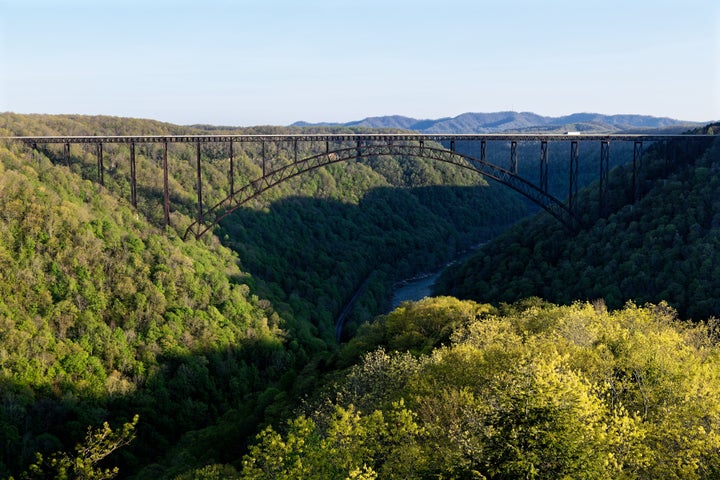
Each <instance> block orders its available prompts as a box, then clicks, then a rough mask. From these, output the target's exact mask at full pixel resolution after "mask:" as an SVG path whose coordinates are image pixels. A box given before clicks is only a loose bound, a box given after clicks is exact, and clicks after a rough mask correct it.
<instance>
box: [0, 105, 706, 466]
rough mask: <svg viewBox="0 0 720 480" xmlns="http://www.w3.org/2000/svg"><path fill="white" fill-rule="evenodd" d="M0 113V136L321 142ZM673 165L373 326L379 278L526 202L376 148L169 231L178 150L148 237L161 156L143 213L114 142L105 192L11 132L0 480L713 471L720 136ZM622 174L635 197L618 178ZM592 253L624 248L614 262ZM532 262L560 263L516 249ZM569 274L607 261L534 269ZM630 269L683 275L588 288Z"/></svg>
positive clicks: (210, 161) (545, 223)
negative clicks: (167, 202)
mask: <svg viewBox="0 0 720 480" xmlns="http://www.w3.org/2000/svg"><path fill="white" fill-rule="evenodd" d="M0 117H1V118H0V125H2V126H3V127H0V136H4V135H55V134H67V135H94V134H102V135H140V134H153V135H163V134H168V135H170V134H204V133H213V134H215V133H298V132H307V133H309V132H327V131H330V129H328V128H320V127H312V128H306V129H300V128H287V129H281V128H279V127H256V128H251V129H228V128H220V127H210V126H196V127H181V126H176V125H170V124H164V123H160V122H154V121H149V120H137V119H123V118H116V117H87V116H71V115H16V114H9V113H5V114H2V115H1V116H0ZM332 131H338V130H332ZM348 131H349V130H348ZM353 131H361V130H359V129H355V130H353ZM362 131H367V130H362ZM260 149H261V147H260V145H247V146H245V147H244V148H243V149H242V151H241V152H238V153H237V154H236V161H237V162H238V163H237V167H238V168H237V171H236V178H235V179H234V180H235V182H236V183H237V182H242V181H243V180H248V179H251V178H254V177H255V176H257V173H258V171H260V159H261V152H260ZM664 151H665V152H666V151H667V150H662V149H660V148H657V149H655V150H653V149H648V151H647V152H646V154H645V156H644V161H645V166H646V168H647V170H646V174H645V177H644V178H645V180H646V182H645V183H644V184H643V188H642V195H641V197H640V198H639V199H638V200H637V201H634V202H630V203H628V202H626V198H625V197H622V196H620V195H618V196H617V197H614V198H615V200H614V201H613V202H614V203H613V205H612V206H611V213H609V214H608V215H607V217H606V218H603V219H600V220H599V221H598V222H597V223H595V224H594V226H592V227H591V228H590V229H589V230H588V231H585V232H579V233H574V234H570V233H566V232H563V231H562V229H560V228H558V225H557V224H553V223H552V221H551V219H549V218H546V216H545V215H540V216H538V217H537V218H533V219H531V220H525V221H522V222H521V223H519V224H517V225H518V226H517V227H515V228H514V229H513V228H511V229H510V230H508V232H507V233H505V234H502V235H501V236H500V237H498V240H497V241H494V242H490V243H489V244H488V245H487V246H485V247H484V248H483V249H481V250H480V253H479V254H478V256H477V257H476V258H475V259H474V260H473V262H478V260H477V259H481V260H480V261H481V262H483V263H482V264H480V265H479V264H477V263H476V264H475V265H476V266H462V267H460V268H459V269H458V270H455V271H453V272H452V273H451V274H450V275H448V276H447V277H445V279H444V281H443V285H444V288H445V289H446V290H447V291H452V292H453V294H456V295H458V296H464V297H467V298H476V299H477V300H478V301H479V302H481V303H475V302H474V301H470V300H467V301H461V300H457V299H455V298H451V297H440V298H436V299H426V300H423V301H420V302H414V303H412V302H409V303H405V304H403V305H402V306H401V307H399V308H398V309H396V310H394V311H393V312H390V313H387V314H385V315H380V316H378V315H379V314H381V313H384V312H387V310H388V306H389V303H388V302H389V296H390V293H391V290H392V287H393V284H394V283H396V282H397V281H398V280H402V279H404V278H407V277H410V276H413V275H416V274H418V273H421V272H425V271H429V270H432V269H435V268H437V267H438V266H441V265H444V264H446V263H447V262H448V261H450V260H452V259H453V258H455V257H456V256H458V254H460V253H461V252H463V251H465V250H467V249H469V248H471V247H473V246H474V245H476V244H477V243H480V242H484V241H486V240H489V239H491V238H494V237H497V236H498V235H500V234H501V232H502V231H503V230H506V229H507V228H508V226H510V225H512V224H515V223H517V222H518V220H519V219H520V218H522V217H523V216H525V215H527V213H528V212H529V211H530V210H531V209H529V208H528V205H527V204H526V202H525V201H524V200H522V199H520V198H518V196H517V195H515V194H512V193H511V192H509V190H508V189H505V188H503V187H501V186H498V185H496V184H493V183H488V182H486V181H485V180H484V179H483V178H480V177H479V176H477V175H476V174H473V173H471V172H468V171H463V170H462V169H458V168H456V167H453V166H449V165H444V164H435V163H432V162H430V161H419V160H414V159H407V158H398V157H392V158H391V157H379V158H370V159H365V160H360V161H352V162H346V163H342V164H336V165H331V166H328V167H324V168H321V169H318V170H316V171H314V172H311V173H308V174H306V175H303V176H301V177H298V178H297V179H293V180H291V181H288V182H286V183H284V184H282V185H280V186H278V187H277V188H275V189H272V190H270V191H268V192H267V193H266V194H265V195H263V196H261V197H260V198H258V199H256V200H254V201H252V202H250V203H249V204H247V205H245V206H244V207H243V208H241V209H238V210H237V211H235V212H234V213H233V214H232V215H231V216H229V217H227V218H226V219H225V220H223V222H222V223H221V225H220V226H219V227H218V228H217V230H216V231H215V232H214V233H215V234H214V235H209V236H206V237H202V238H201V239H198V240H195V239H190V240H187V241H183V240H182V239H181V235H182V233H183V232H184V230H185V227H186V226H187V225H188V224H189V223H190V222H191V221H192V219H193V216H194V215H195V208H196V206H195V205H196V199H197V197H196V185H195V178H196V177H195V173H196V172H195V164H194V158H195V157H194V155H195V152H194V146H193V145H172V147H171V149H170V152H169V163H170V174H171V178H170V190H171V204H172V211H171V218H170V224H169V225H165V224H164V218H163V208H162V169H161V160H162V151H161V149H160V148H159V147H157V146H153V145H144V146H139V147H138V156H137V162H138V163H137V164H138V168H137V170H138V208H137V209H135V208H133V207H132V206H131V205H130V183H129V165H128V160H127V159H128V154H129V152H128V149H127V147H126V146H123V145H119V144H117V145H106V146H105V151H104V155H105V171H104V182H105V186H104V187H100V186H99V185H98V184H97V182H96V175H97V164H96V158H95V152H94V150H93V149H91V148H89V147H88V148H84V147H80V146H77V147H76V146H74V147H73V150H72V155H71V162H70V165H65V162H64V158H63V151H62V145H60V146H53V145H41V146H39V148H38V149H37V150H36V151H34V150H32V149H30V148H28V147H26V146H24V145H22V144H18V143H13V142H6V143H2V144H0V216H1V220H0V262H1V263H2V268H0V439H1V441H0V478H7V477H13V478H18V479H19V478H112V477H119V478H137V479H143V478H153V479H158V478H168V479H190V478H206V479H220V478H288V479H290V478H340V479H344V478H367V479H370V478H518V477H525V478H547V477H566V478H569V477H573V478H574V477H577V476H585V477H592V478H658V477H662V478H714V477H715V476H717V475H718V473H719V472H720V460H718V459H719V458H720V456H719V455H720V450H719V449H720V440H718V439H719V438H720V424H719V423H718V422H720V403H718V401H717V399H718V398H720V395H718V392H720V385H718V378H720V372H719V371H718V370H717V367H716V365H718V362H717V356H718V354H719V353H720V351H718V347H717V325H716V323H717V322H716V320H715V319H714V318H712V316H713V315H717V314H718V303H717V300H715V299H714V298H713V294H714V293H715V292H717V291H718V288H717V285H716V284H714V283H712V282H714V281H716V279H717V278H718V275H716V274H717V273H718V266H717V261H716V259H715V255H714V252H715V251H716V250H715V248H716V247H717V241H718V240H717V239H718V237H717V228H718V225H716V223H717V222H716V220H717V218H716V217H718V215H720V213H718V212H720V208H718V204H717V200H716V199H714V198H713V196H712V192H716V191H717V185H716V183H717V178H718V175H717V171H716V170H717V168H718V167H717V166H715V165H716V163H719V162H720V159H718V156H719V155H718V145H717V142H716V143H715V144H713V145H711V146H708V148H707V149H705V148H702V149H701V150H699V151H685V152H684V154H685V156H686V157H687V158H683V159H682V161H681V162H677V164H673V165H672V168H671V169H670V171H667V170H666V169H667V165H666V164H667V162H665V160H664V158H662V155H663V152H664ZM288 155H289V152H287V151H283V150H282V149H277V150H276V151H274V152H272V158H273V161H276V162H287V161H288V158H289V157H288ZM202 158H203V163H202V173H203V178H204V179H205V181H206V184H205V185H204V195H205V198H206V201H207V202H210V203H212V202H215V201H218V200H220V199H222V198H224V197H225V196H227V194H228V192H229V179H228V177H227V168H228V163H227V151H226V150H225V149H224V147H223V146H221V145H218V146H208V147H204V148H203V152H202ZM661 166H662V168H661ZM661 170H662V171H661ZM612 174H613V177H612V178H613V184H614V185H615V187H617V188H618V189H624V188H626V183H625V181H626V179H627V176H628V172H627V169H626V168H624V167H621V166H619V167H617V168H616V169H615V170H614V171H613V173H612ZM588 181H589V180H588ZM558 188H560V187H558ZM658 188H663V189H664V190H663V191H662V192H656V189H658ZM618 191H620V190H618ZM673 192H674V193H673ZM625 193H626V192H624V193H623V195H625ZM671 194H674V195H675V196H671ZM585 195H586V197H583V198H582V202H581V205H584V207H583V208H586V209H587V212H588V213H586V214H585V217H586V219H589V218H590V217H591V215H590V213H589V212H591V211H596V210H594V209H596V207H597V206H596V205H594V204H593V200H592V197H591V196H590V194H589V193H587V194H585ZM653 199H654V200H653ZM681 199H683V200H684V199H687V202H686V203H682V202H681ZM660 204H662V205H660ZM657 215H660V219H656V218H655V216H657ZM623 222H624V223H623ZM611 224H613V225H615V226H614V227H612V229H611V228H610V227H609V226H610V225H611ZM668 224H672V226H673V227H674V230H673V231H672V232H671V231H670V230H668V231H667V232H665V233H666V234H663V235H661V234H660V232H659V230H660V229H667V225H668ZM600 231H603V232H604V231H607V232H608V233H607V235H606V237H601V238H602V240H597V242H601V243H595V241H593V240H591V234H592V232H600ZM663 231H664V230H663ZM513 232H515V233H513ZM517 232H520V234H519V235H520V236H517V235H518V233H517ZM536 234H537V235H536ZM543 235H545V236H544V237H543ZM645 237H648V238H645ZM657 237H659V239H658V240H655V238H657ZM610 239H612V240H613V241H615V242H616V243H613V244H611V245H610V246H609V247H607V248H605V247H603V245H606V243H604V242H608V241H610ZM651 239H652V240H651ZM653 242H654V243H653ZM638 243H640V245H641V246H644V247H646V248H636V249H635V250H634V251H630V247H631V246H635V247H637V244H638ZM501 246H502V247H504V248H505V249H507V251H509V252H511V255H510V256H509V257H508V258H509V260H503V257H501V255H502V252H503V248H501ZM593 249H594V250H593ZM602 249H605V250H607V251H609V252H611V253H612V254H617V251H618V250H628V252H629V253H628V257H627V259H626V260H622V261H621V259H616V261H615V263H612V264H611V265H612V267H610V268H609V269H608V268H606V265H607V264H606V263H605V262H610V261H611V260H613V259H606V258H605V257H602V258H598V257H599V253H598V251H599V250H602ZM674 249H676V250H674ZM535 250H537V252H536V253H537V254H538V255H540V254H545V255H546V257H547V255H551V254H555V257H552V256H549V257H547V258H544V259H535V258H530V257H525V256H524V255H526V254H528V253H533V252H534V251H535ZM643 255H644V256H643ZM703 255H704V256H705V258H704V259H703V260H702V261H701V260H699V259H700V257H702V256H703ZM538 258H540V257H538ZM552 258H555V260H552ZM583 258H584V259H585V260H587V259H591V260H595V264H594V266H595V268H596V269H598V270H599V269H600V268H605V270H606V271H607V272H610V271H613V270H615V269H617V270H620V269H621V267H622V271H623V272H624V273H623V274H622V275H618V280H610V279H609V277H608V275H607V274H605V273H604V274H602V275H600V274H599V273H597V272H596V274H595V276H594V277H589V278H590V279H589V280H585V278H586V275H585V274H582V275H578V274H577V273H573V274H565V273H563V272H565V271H572V272H585V271H586V270H588V268H590V267H588V266H585V267H583V268H582V270H580V267H579V266H578V265H577V264H575V263H573V264H570V265H565V264H563V265H562V268H563V269H564V270H562V271H559V270H556V271H555V272H554V273H553V272H550V271H547V272H545V271H544V270H543V273H542V274H540V273H537V274H535V273H533V272H532V270H531V268H530V267H531V266H532V265H533V264H534V263H543V262H544V264H547V265H553V264H554V263H558V261H557V259H572V260H573V262H575V261H579V260H581V259H583ZM630 259H632V262H630ZM668 259H670V260H668ZM491 260H493V261H494V260H497V262H496V263H495V265H494V266H493V265H492V264H491V263H490V262H491ZM629 262H630V263H629ZM642 262H645V264H646V265H649V266H646V267H645V269H644V271H645V272H647V273H646V277H648V276H652V279H653V280H655V279H656V278H657V277H661V276H662V275H667V278H670V276H671V274H674V275H675V276H674V277H672V278H673V283H672V287H667V288H665V289H664V290H661V291H659V292H658V293H657V294H655V293H652V292H651V290H650V288H642V287H643V286H645V285H649V284H650V283H652V282H650V281H649V280H648V278H646V277H641V278H635V279H634V280H627V281H629V282H635V283H634V284H635V285H636V288H635V289H634V290H633V289H630V288H627V289H626V287H625V286H620V285H618V286H617V290H618V292H619V293H618V292H615V291H614V290H603V288H604V287H605V285H604V284H602V283H601V282H602V281H606V282H607V283H608V284H609V285H611V286H612V285H614V283H613V282H620V283H621V284H622V282H623V281H626V279H629V278H633V277H632V275H630V273H633V272H635V271H639V269H638V267H637V265H639V264H641V263H642ZM648 262H651V263H649V264H648ZM517 263H521V264H522V265H521V266H522V267H524V268H520V267H518V266H517V265H516V264H517ZM467 265H470V264H467ZM668 265H670V266H668ZM605 270H604V271H605ZM666 270H667V273H665V272H666ZM458 272H459V273H458ZM488 272H489V273H488ZM678 272H683V274H684V276H683V277H681V276H680V274H679V273H678ZM493 275H498V277H497V280H496V279H495V278H494V277H493ZM505 275H507V276H505ZM543 275H545V276H544V277H543ZM538 276H539V278H538ZM509 277H514V278H509ZM578 278H580V279H581V280H582V282H585V283H583V287H580V286H579V285H578V283H581V282H580V281H578ZM663 278H665V277H663ZM496 282H497V283H496ZM513 282H519V283H513ZM658 283H660V281H658ZM528 285H534V286H535V287H537V286H542V287H543V289H540V290H538V288H534V287H533V288H530V287H529V286H528ZM628 285H630V284H628ZM601 287H602V288H601ZM477 292H482V294H483V296H480V295H479V294H478V293H477ZM492 292H494V293H493V294H494V296H490V293H492ZM497 292H502V293H503V294H505V293H508V292H513V294H512V295H509V294H508V295H507V296H501V295H498V294H497ZM356 293H357V294H358V297H357V298H358V299H357V303H356V304H355V307H354V309H353V310H352V311H351V313H350V316H349V319H348V323H347V325H346V328H345V330H344V332H343V336H342V342H341V343H340V344H338V343H337V342H336V338H335V329H334V324H335V320H336V318H337V316H338V314H339V313H340V311H341V310H342V309H343V307H344V306H345V305H346V304H347V302H348V300H349V299H350V298H351V297H353V296H354V295H355V294H356ZM675 293H677V295H676V296H673V294H675ZM485 294H488V296H487V297H486V296H484V295H485ZM614 294H616V295H614ZM531 297H532V298H531ZM537 297H542V298H544V299H545V300H540V299H539V298H537ZM522 299H525V300H522ZM585 300H591V301H592V303H587V302H585ZM633 300H634V301H635V303H632V301H633ZM547 301H550V302H553V303H548V302H547ZM578 301H579V302H578ZM665 301H666V302H665ZM647 302H650V303H647ZM556 304H563V305H565V306H558V305H556ZM687 318H692V319H693V320H694V322H692V323H688V322H686V321H684V319H687Z"/></svg>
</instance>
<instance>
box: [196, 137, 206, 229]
mask: <svg viewBox="0 0 720 480" xmlns="http://www.w3.org/2000/svg"><path fill="white" fill-rule="evenodd" d="M196 158H197V202H198V204H197V207H198V210H197V221H198V225H202V224H203V223H205V222H204V221H203V200H202V169H201V164H200V142H197V157H196Z"/></svg>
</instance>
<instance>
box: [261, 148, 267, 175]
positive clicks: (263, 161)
mask: <svg viewBox="0 0 720 480" xmlns="http://www.w3.org/2000/svg"><path fill="white" fill-rule="evenodd" d="M265 156H266V153H265V142H264V141H263V142H262V172H263V178H265Z"/></svg>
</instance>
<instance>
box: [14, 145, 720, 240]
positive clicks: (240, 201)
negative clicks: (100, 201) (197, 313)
mask: <svg viewBox="0 0 720 480" xmlns="http://www.w3.org/2000/svg"><path fill="white" fill-rule="evenodd" d="M706 137H710V136H705V135H692V136H690V135H534V134H533V135H519V134H501V135H421V134H313V135H302V134H301V135H179V136H148V135H143V136H38V137H5V138H4V139H5V140H14V141H20V142H23V143H25V144H26V145H28V146H29V147H31V148H33V149H37V148H38V145H44V144H62V145H63V156H64V160H65V163H66V164H67V165H69V164H70V151H71V145H75V144H85V145H87V144H92V145H94V146H95V149H96V156H97V182H98V183H99V184H100V185H104V172H105V167H104V164H103V145H105V144H113V143H122V144H127V145H129V150H130V158H129V160H130V190H131V192H130V193H131V203H132V205H133V206H134V207H137V178H136V160H135V147H136V145H138V144H161V145H162V146H163V160H162V169H163V197H164V198H163V200H164V201H163V205H164V218H165V223H166V224H169V223H170V209H171V205H170V190H169V166H168V144H172V143H191V144H195V145H196V149H195V151H196V161H195V163H196V172H197V183H196V188H197V214H196V218H195V219H194V221H193V222H192V223H191V225H190V226H189V227H188V228H187V230H186V231H185V235H184V237H185V238H187V237H188V236H189V235H193V236H195V237H200V236H202V235H204V234H205V233H207V232H208V231H211V230H212V229H213V228H214V227H215V226H216V225H217V224H218V223H219V222H220V221H221V220H222V219H223V218H225V217H227V216H228V215H229V214H231V213H232V212H233V211H235V210H236V209H238V208H240V207H241V206H242V205H244V204H245V203H247V202H248V201H249V200H251V199H254V198H256V197H258V196H259V195H261V194H263V193H264V192H266V191H267V190H269V189H271V188H273V187H274V186H276V185H278V184H280V183H282V182H285V181H287V180H289V179H291V178H293V177H297V176H299V175H302V174H303V173H306V172H309V171H312V170H315V169H318V168H320V167H323V166H326V165H330V164H334V163H338V162H344V161H349V160H353V159H362V158H369V157H378V156H403V157H415V158H425V159H430V160H434V161H440V162H444V163H448V164H452V165H456V166H458V167H460V168H466V169H469V170H472V171H475V172H477V173H479V174H481V175H483V176H484V177H487V178H490V179H493V180H495V181H497V182H499V183H501V184H504V185H506V186H508V187H510V188H512V189H513V190H515V191H517V192H519V193H521V194H522V195H524V196H525V197H527V198H528V199H530V200H531V201H532V202H534V203H535V204H537V205H539V206H540V207H542V208H543V209H544V210H545V211H547V212H548V213H549V214H550V215H552V216H553V217H554V218H556V219H557V220H558V221H559V222H560V223H561V224H562V225H564V226H565V227H566V228H569V229H571V230H575V229H577V228H578V227H579V226H580V220H579V219H578V217H577V215H576V213H577V194H578V164H579V159H580V154H579V145H580V142H599V143H600V156H599V159H598V170H599V177H598V178H599V187H598V201H599V208H600V214H601V215H602V213H603V211H604V209H605V207H606V205H607V197H608V170H609V162H610V144H611V142H633V161H632V168H633V172H632V179H633V180H632V181H633V185H632V190H633V195H635V192H636V182H638V178H639V172H640V168H641V164H642V155H643V144H644V143H647V142H657V141H670V140H674V139H682V140H691V139H698V138H706ZM458 142H463V144H464V145H467V144H468V143H469V144H470V145H474V148H472V150H473V152H477V154H473V155H469V154H467V153H461V152H459V151H458V150H457V148H456V145H457V144H458ZM489 142H500V143H501V144H502V145H505V146H507V148H508V156H507V157H506V158H508V162H507V164H505V166H500V165H498V164H497V163H493V162H492V161H490V160H489V159H488V156H487V145H488V143H489ZM519 142H536V143H539V145H540V149H539V152H538V157H537V159H538V163H537V164H538V165H539V175H538V181H537V182H533V181H529V180H527V179H525V178H523V177H521V176H520V175H519V174H518V143H519ZM551 142H553V143H557V142H561V143H566V144H569V147H570V148H569V156H568V165H569V178H568V195H567V198H566V199H564V200H560V199H558V198H556V197H555V196H553V195H551V194H550V193H549V192H548V178H549V175H550V172H549V168H548V164H549V153H548V152H549V150H548V144H549V143H551ZM208 143H222V144H226V145H227V148H228V158H229V172H228V178H229V194H228V195H227V197H226V198H224V199H222V200H221V201H219V202H217V203H215V204H213V205H205V203H204V202H203V178H202V161H201V153H202V146H203V145H204V144H208ZM248 143H255V144H260V145H261V151H262V158H261V159H260V162H261V167H262V173H261V175H260V176H258V177H257V178H255V179H253V180H250V181H248V182H247V183H244V184H242V185H235V175H234V169H235V160H234V159H235V153H236V148H237V146H238V145H240V147H241V148H242V147H243V145H245V144H248ZM308 144H310V145H308ZM272 145H275V149H276V151H277V149H278V148H280V147H279V146H280V145H282V146H283V148H289V150H290V151H291V153H292V155H291V157H292V158H291V160H290V162H289V163H285V164H283V165H280V166H274V164H273V162H272V161H271V158H270V157H269V155H268V153H267V152H268V150H270V149H269V148H267V147H269V146H272ZM317 145H320V147H319V148H318V147H317ZM288 146H289V147H288ZM308 147H311V148H308ZM301 151H303V152H305V151H311V152H313V153H311V154H310V155H306V154H303V155H301V154H300V152H301ZM464 151H465V152H466V151H467V150H464Z"/></svg>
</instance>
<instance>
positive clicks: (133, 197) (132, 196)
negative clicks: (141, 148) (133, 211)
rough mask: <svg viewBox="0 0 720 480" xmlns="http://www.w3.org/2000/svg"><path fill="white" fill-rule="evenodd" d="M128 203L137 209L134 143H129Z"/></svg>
mask: <svg viewBox="0 0 720 480" xmlns="http://www.w3.org/2000/svg"><path fill="white" fill-rule="evenodd" d="M130 202H131V203H132V206H133V207H134V208H137V176H136V173H135V142H130Z"/></svg>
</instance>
